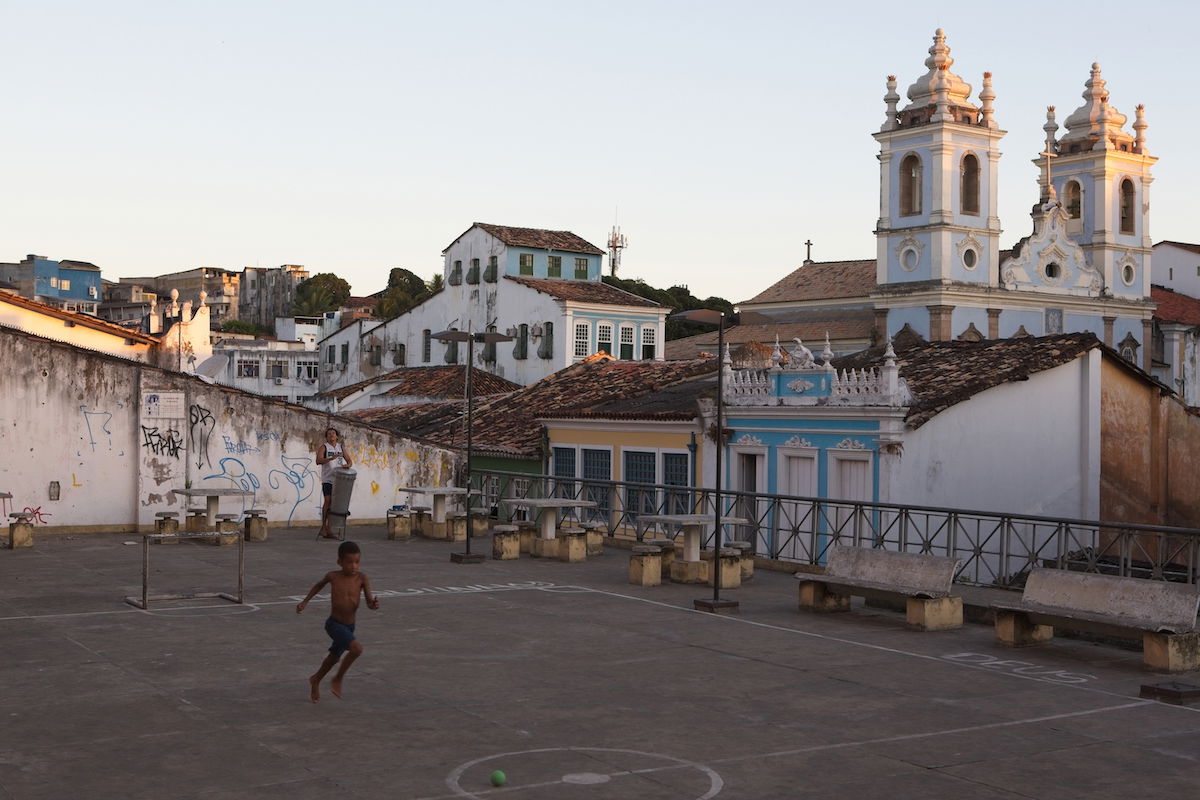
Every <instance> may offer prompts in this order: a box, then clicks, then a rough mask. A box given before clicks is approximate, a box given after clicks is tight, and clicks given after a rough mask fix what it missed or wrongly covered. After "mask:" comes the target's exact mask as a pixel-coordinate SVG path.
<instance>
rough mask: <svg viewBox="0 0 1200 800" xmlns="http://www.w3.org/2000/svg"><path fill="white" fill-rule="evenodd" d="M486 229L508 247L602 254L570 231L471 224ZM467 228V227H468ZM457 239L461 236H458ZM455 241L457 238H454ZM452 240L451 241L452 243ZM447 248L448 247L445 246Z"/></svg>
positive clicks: (479, 223)
mask: <svg viewBox="0 0 1200 800" xmlns="http://www.w3.org/2000/svg"><path fill="white" fill-rule="evenodd" d="M471 227H472V228H479V229H480V230H484V231H487V232H488V233H490V234H491V235H492V236H495V237H496V238H497V239H499V240H500V241H502V242H504V243H505V244H506V245H509V246H510V247H534V248H537V249H538V250H561V251H563V252H564V253H586V254H588V255H593V256H602V255H604V251H603V250H601V249H600V248H599V247H596V245H594V244H592V243H591V242H589V241H587V240H586V239H582V238H580V237H578V236H576V235H575V234H573V233H571V232H570V231H548V230H543V229H542V228H511V227H509V226H507V225H490V224H488V223H486V222H476V223H475V224H474V225H472V226H471ZM468 230H469V229H468ZM458 238H459V239H461V238H462V236H459V237H458ZM454 241H455V242H457V241H458V239H455V240H454ZM453 243H454V242H451V244H453ZM446 249H447V250H449V249H450V248H449V247H447V248H446Z"/></svg>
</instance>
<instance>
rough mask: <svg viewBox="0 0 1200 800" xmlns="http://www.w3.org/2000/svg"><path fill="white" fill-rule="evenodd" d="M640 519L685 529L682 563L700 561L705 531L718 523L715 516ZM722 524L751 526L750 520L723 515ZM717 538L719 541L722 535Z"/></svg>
mask: <svg viewBox="0 0 1200 800" xmlns="http://www.w3.org/2000/svg"><path fill="white" fill-rule="evenodd" d="M638 519H639V520H640V521H642V522H646V523H658V524H660V525H678V526H679V527H680V528H683V558H682V559H681V560H682V561H699V560H700V542H701V541H702V540H703V534H704V529H705V528H711V527H712V526H713V525H714V524H716V521H717V519H716V515H714V514H645V515H639V516H638ZM721 524H722V525H726V524H728V525H748V524H750V520H747V519H743V518H741V517H726V516H724V515H722V516H721ZM717 536H718V539H719V537H720V533H718V534H717ZM716 546H717V549H720V541H719V540H718V541H717V542H716Z"/></svg>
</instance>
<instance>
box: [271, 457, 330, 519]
mask: <svg viewBox="0 0 1200 800" xmlns="http://www.w3.org/2000/svg"><path fill="white" fill-rule="evenodd" d="M279 461H280V463H281V464H283V469H273V470H271V471H270V472H268V473H267V483H269V484H270V485H271V488H272V489H278V488H279V487H281V486H282V485H283V483H282V481H287V482H288V483H290V484H291V485H292V488H293V489H295V490H296V502H295V503H293V504H292V510H291V511H289V512H288V525H289V526H290V525H291V524H292V517H294V516H295V515H296V509H297V508H299V507H300V504H301V503H303V502H304V501H305V500H307V499H308V498H309V497H312V494H313V492H314V491H315V490H316V488H317V483H318V482H319V478H318V476H317V472H316V470H314V469H312V468H311V464H312V463H313V460H312V459H311V458H308V457H303V456H302V457H296V456H285V455H283V454H282V453H281V454H280V456H279ZM276 476H278V478H277V477H276Z"/></svg>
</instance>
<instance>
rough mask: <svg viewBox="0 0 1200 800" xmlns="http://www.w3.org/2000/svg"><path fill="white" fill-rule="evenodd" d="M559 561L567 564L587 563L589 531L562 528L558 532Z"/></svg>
mask: <svg viewBox="0 0 1200 800" xmlns="http://www.w3.org/2000/svg"><path fill="white" fill-rule="evenodd" d="M558 560H559V561H562V562H565V563H567V564H579V563H581V562H583V561H587V531H585V530H584V529H583V528H562V529H560V530H559V532H558Z"/></svg>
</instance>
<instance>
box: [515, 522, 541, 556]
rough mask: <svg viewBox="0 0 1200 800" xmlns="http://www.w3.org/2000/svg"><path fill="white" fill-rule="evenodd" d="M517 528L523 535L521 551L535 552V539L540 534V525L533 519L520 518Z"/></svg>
mask: <svg viewBox="0 0 1200 800" xmlns="http://www.w3.org/2000/svg"><path fill="white" fill-rule="evenodd" d="M517 530H518V533H520V535H521V552H522V553H532V552H533V540H534V539H536V538H537V536H538V525H537V523H536V522H534V521H533V520H526V519H523V520H519V521H518V522H517Z"/></svg>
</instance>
